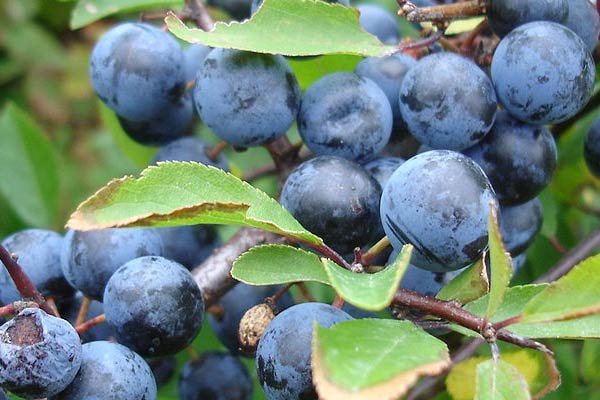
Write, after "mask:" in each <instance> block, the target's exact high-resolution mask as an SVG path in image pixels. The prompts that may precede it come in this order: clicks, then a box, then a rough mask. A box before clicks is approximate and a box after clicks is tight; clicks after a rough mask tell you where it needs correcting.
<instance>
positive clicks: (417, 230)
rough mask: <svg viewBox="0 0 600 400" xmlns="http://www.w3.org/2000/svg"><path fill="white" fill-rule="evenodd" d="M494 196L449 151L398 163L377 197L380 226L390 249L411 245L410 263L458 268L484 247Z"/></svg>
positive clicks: (470, 165) (475, 170)
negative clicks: (388, 241)
mask: <svg viewBox="0 0 600 400" xmlns="http://www.w3.org/2000/svg"><path fill="white" fill-rule="evenodd" d="M490 204H492V205H494V206H495V204H496V199H495V196H494V191H493V189H492V186H491V185H490V183H489V181H488V179H487V177H486V176H485V174H484V173H483V171H482V170H481V168H479V166H478V165H477V164H476V163H475V162H474V161H472V160H471V159H470V158H468V157H466V156H464V155H462V154H460V153H456V152H453V151H448V150H432V151H429V152H425V153H421V154H419V155H416V156H414V157H412V158H410V159H408V160H407V161H406V162H404V164H402V165H401V166H400V167H399V168H398V169H397V170H396V172H394V173H393V174H392V176H391V177H390V179H389V180H388V183H387V184H386V185H385V187H384V189H383V194H382V196H381V221H382V223H383V228H384V230H385V233H386V235H387V236H388V238H389V239H390V241H391V243H392V246H393V247H394V249H396V250H400V249H401V247H402V246H403V245H404V244H406V243H411V244H413V245H414V246H415V249H414V252H413V255H412V258H411V264H414V265H415V266H417V267H420V268H424V269H427V270H430V271H438V272H445V271H449V270H455V269H459V268H461V267H463V266H465V265H467V264H469V263H471V262H473V261H475V260H476V259H477V258H479V256H480V255H481V253H482V252H483V250H484V249H485V247H486V246H487V240H488V235H487V220H488V214H489V207H490Z"/></svg>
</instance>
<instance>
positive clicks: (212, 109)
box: [194, 49, 300, 147]
mask: <svg viewBox="0 0 600 400" xmlns="http://www.w3.org/2000/svg"><path fill="white" fill-rule="evenodd" d="M194 103H195V105H196V110H197V111H198V114H199V115H200V118H201V119H202V121H203V122H204V123H205V124H206V125H207V126H208V127H209V128H211V129H212V131H213V132H214V133H215V134H216V135H217V136H219V137H220V138H221V139H223V140H225V141H227V142H229V143H231V144H232V145H234V146H237V147H250V146H258V145H260V144H263V143H266V142H269V141H271V140H274V139H276V138H278V137H280V136H282V135H283V134H285V132H286V131H287V130H288V128H289V127H290V126H291V125H292V123H293V122H294V120H295V118H296V115H297V113H298V107H299V105H300V88H299V86H298V82H297V81H296V77H295V76H294V73H293V72H292V70H291V68H290V67H289V65H288V64H287V62H286V61H285V59H284V58H283V57H282V56H278V55H272V54H259V53H251V52H245V51H239V50H230V49H214V50H212V51H211V52H210V53H208V55H207V56H206V58H205V59H204V63H203V65H202V67H201V68H200V72H199V73H198V75H197V77H196V87H195V88H194Z"/></svg>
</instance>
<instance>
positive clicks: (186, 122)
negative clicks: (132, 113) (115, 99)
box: [119, 96, 194, 146]
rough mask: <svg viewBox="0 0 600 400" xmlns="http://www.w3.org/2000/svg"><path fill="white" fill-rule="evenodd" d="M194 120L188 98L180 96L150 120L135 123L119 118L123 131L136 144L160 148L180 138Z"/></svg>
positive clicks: (190, 100) (190, 101)
mask: <svg viewBox="0 0 600 400" xmlns="http://www.w3.org/2000/svg"><path fill="white" fill-rule="evenodd" d="M193 118H194V107H193V106H192V98H191V97H190V96H182V97H181V98H179V99H178V100H176V101H173V103H171V104H169V105H168V106H167V107H165V108H164V109H163V110H161V112H160V114H158V115H156V116H154V117H153V118H151V119H147V120H141V121H135V120H128V119H126V118H123V117H119V123H120V124H121V128H123V131H125V133H126V134H127V135H128V136H129V137H130V138H132V139H133V140H135V141H136V142H138V143H141V144H144V145H147V146H161V145H164V144H167V143H169V142H172V141H173V140H176V139H178V138H180V137H182V136H183V135H184V134H185V133H186V131H187V129H188V128H189V126H190V124H191V123H192V120H193Z"/></svg>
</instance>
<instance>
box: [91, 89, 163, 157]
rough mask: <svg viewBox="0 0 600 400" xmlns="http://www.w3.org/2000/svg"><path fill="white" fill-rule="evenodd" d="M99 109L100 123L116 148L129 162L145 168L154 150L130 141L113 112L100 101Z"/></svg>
mask: <svg viewBox="0 0 600 400" xmlns="http://www.w3.org/2000/svg"><path fill="white" fill-rule="evenodd" d="M98 103H99V107H100V118H101V120H102V123H103V124H104V126H105V127H106V129H107V130H108V132H109V133H110V135H111V136H112V138H113V139H114V140H115V142H116V143H117V146H118V147H119V149H121V151H122V152H123V154H124V155H125V156H126V157H127V158H128V159H129V160H131V161H132V162H133V163H134V164H135V165H136V166H137V167H140V168H145V167H147V166H148V163H150V160H152V157H154V154H155V153H156V148H153V147H149V146H144V145H142V144H139V143H137V142H136V141H135V140H133V139H131V138H130V137H129V136H127V134H126V133H125V131H123V128H122V127H121V124H119V120H118V119H117V116H116V115H115V113H114V111H112V110H111V109H110V108H108V107H106V106H105V105H104V104H103V103H102V102H101V101H98Z"/></svg>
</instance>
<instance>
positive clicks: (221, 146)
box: [206, 140, 229, 161]
mask: <svg viewBox="0 0 600 400" xmlns="http://www.w3.org/2000/svg"><path fill="white" fill-rule="evenodd" d="M227 146H229V143H227V142H226V141H224V140H221V141H220V142H219V143H217V144H215V145H214V146H213V147H212V148H211V149H210V150H207V151H206V155H207V156H208V158H210V159H211V160H213V161H217V159H218V158H219V154H221V152H222V151H223V150H225V149H226V148H227Z"/></svg>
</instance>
